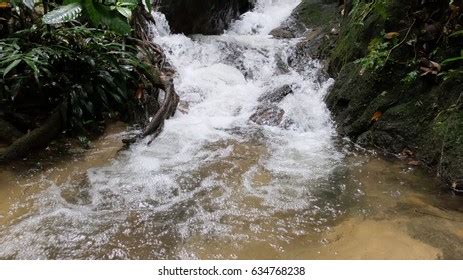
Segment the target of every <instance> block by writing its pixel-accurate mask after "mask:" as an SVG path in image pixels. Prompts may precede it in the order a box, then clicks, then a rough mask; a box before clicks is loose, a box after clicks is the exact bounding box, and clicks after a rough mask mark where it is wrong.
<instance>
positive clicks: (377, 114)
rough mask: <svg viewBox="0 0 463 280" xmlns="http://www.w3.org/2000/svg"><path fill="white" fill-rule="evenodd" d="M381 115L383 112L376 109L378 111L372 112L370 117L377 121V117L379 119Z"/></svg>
mask: <svg viewBox="0 0 463 280" xmlns="http://www.w3.org/2000/svg"><path fill="white" fill-rule="evenodd" d="M382 116H383V113H382V112H379V111H378V112H375V113H374V114H373V116H372V117H371V121H372V122H377V121H379V119H380V118H381V117H382Z"/></svg>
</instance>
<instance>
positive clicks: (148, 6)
mask: <svg viewBox="0 0 463 280" xmlns="http://www.w3.org/2000/svg"><path fill="white" fill-rule="evenodd" d="M141 2H142V3H143V6H144V7H145V10H146V11H147V12H148V13H151V10H152V9H153V1H152V0H141Z"/></svg>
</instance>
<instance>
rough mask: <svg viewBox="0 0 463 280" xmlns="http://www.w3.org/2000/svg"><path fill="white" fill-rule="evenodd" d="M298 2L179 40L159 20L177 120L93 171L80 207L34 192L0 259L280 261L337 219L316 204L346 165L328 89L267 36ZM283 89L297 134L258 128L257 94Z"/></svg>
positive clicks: (6, 235)
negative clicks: (268, 257)
mask: <svg viewBox="0 0 463 280" xmlns="http://www.w3.org/2000/svg"><path fill="white" fill-rule="evenodd" d="M299 2H300V1H299V0H259V1H258V4H257V8H256V9H255V10H254V11H252V12H249V13H247V14H245V15H243V17H242V19H241V20H238V21H237V22H235V23H234V24H233V26H232V27H231V28H230V30H228V31H226V32H225V33H224V34H223V35H221V36H194V37H193V38H188V37H186V36H183V35H171V34H170V32H169V30H168V25H166V23H165V22H164V21H163V17H162V16H160V15H157V16H158V17H157V20H158V24H157V27H156V28H155V30H154V32H156V34H158V35H159V36H160V37H158V38H157V42H158V43H160V44H161V45H162V46H163V47H164V49H165V51H166V54H167V57H168V59H169V61H170V63H171V64H172V65H173V66H174V67H175V68H176V70H177V71H178V73H177V75H176V78H175V85H176V90H177V92H178V94H179V95H180V97H181V100H182V102H181V105H180V107H181V110H179V112H177V114H176V116H175V117H174V118H173V119H171V120H169V121H167V122H166V126H165V130H164V131H163V133H162V134H161V136H160V137H159V138H158V139H156V140H155V141H154V142H153V143H152V144H151V145H150V146H148V145H147V144H146V142H143V143H138V144H136V145H134V146H133V147H131V149H130V150H129V151H125V152H123V153H122V154H121V155H120V156H119V157H118V158H117V159H116V160H115V161H114V162H113V163H112V164H111V165H109V166H107V167H104V168H98V169H94V170H89V171H88V173H87V177H88V180H87V182H86V183H85V184H84V186H82V185H81V186H79V188H82V193H84V194H85V198H84V199H81V200H79V201H80V202H78V203H74V204H73V203H69V202H67V201H66V200H65V199H64V198H63V197H62V195H61V193H62V190H63V189H69V188H76V187H77V186H75V185H72V184H69V185H66V186H54V185H52V186H50V187H49V188H47V190H46V191H44V192H42V193H40V194H38V195H37V197H35V198H34V204H35V206H36V207H35V208H36V209H37V211H36V212H35V213H31V214H29V215H26V216H25V217H24V218H23V219H22V220H21V221H20V222H19V223H17V224H15V225H12V226H11V227H9V228H8V229H2V231H1V236H0V245H1V246H0V257H14V258H76V257H77V258H79V257H81V258H195V257H201V256H205V254H207V251H208V250H212V251H213V249H211V248H209V249H208V243H209V242H212V241H213V242H215V243H214V244H216V246H218V247H220V246H229V244H231V243H233V244H235V245H233V246H235V247H236V248H235V249H236V250H239V248H242V247H244V246H247V244H250V243H252V242H265V243H268V244H270V245H271V247H272V248H273V249H274V250H276V251H278V250H282V248H283V247H284V244H288V243H289V242H290V241H291V240H292V239H294V238H296V237H297V236H303V235H305V234H308V233H309V232H310V231H312V230H316V227H317V226H319V225H322V224H323V223H324V221H326V217H325V216H327V215H328V216H332V215H336V213H337V212H336V211H337V210H336V207H335V205H332V204H330V203H329V202H328V203H322V205H323V206H320V204H318V203H317V201H319V198H318V197H317V188H319V187H321V184H320V183H319V180H321V179H322V178H326V177H328V176H329V175H330V173H331V172H332V170H333V169H334V168H335V167H336V166H337V165H338V163H339V161H340V159H341V154H340V153H338V152H337V151H336V149H335V148H334V144H333V134H334V132H333V128H332V124H331V121H330V117H329V113H328V111H327V109H326V107H325V105H324V103H323V97H324V95H325V94H326V92H327V89H328V88H329V86H330V85H331V81H330V80H327V81H324V82H322V83H320V82H319V80H320V79H319V77H320V65H319V64H318V62H316V61H307V63H306V67H305V69H304V71H299V72H296V71H295V70H294V69H291V68H290V67H289V66H287V65H286V67H288V69H289V72H287V73H283V72H284V71H282V70H281V69H279V67H278V66H277V62H278V61H280V60H281V61H286V60H287V58H288V56H289V55H291V52H292V51H293V49H294V47H295V45H296V44H297V42H298V39H292V40H277V39H273V38H272V37H271V36H268V35H267V34H268V33H269V32H270V31H271V30H272V29H273V28H275V27H278V26H279V25H280V24H281V23H282V22H283V21H284V20H285V19H286V18H288V17H289V15H290V14H291V11H292V10H293V9H294V8H295V7H296V6H297V4H298V3H299ZM283 85H290V86H291V87H292V89H293V91H294V94H293V95H289V96H287V97H286V98H285V99H284V100H283V102H281V104H280V105H279V106H280V107H281V108H282V109H284V110H285V112H286V114H285V117H284V118H285V120H288V122H287V123H291V125H289V127H288V126H287V128H283V127H267V126H259V125H256V124H253V123H252V122H250V121H249V117H250V116H251V115H252V114H253V113H254V112H255V108H256V106H257V105H258V101H257V99H258V98H259V96H261V95H262V94H264V93H266V92H269V91H272V90H274V89H277V88H279V87H281V86H283ZM289 120H290V121H291V122H289ZM323 217H324V218H323ZM225 244H228V245H225ZM207 257H210V258H215V257H217V258H222V257H236V256H235V255H233V254H230V253H225V252H224V253H214V254H212V253H211V254H210V255H207Z"/></svg>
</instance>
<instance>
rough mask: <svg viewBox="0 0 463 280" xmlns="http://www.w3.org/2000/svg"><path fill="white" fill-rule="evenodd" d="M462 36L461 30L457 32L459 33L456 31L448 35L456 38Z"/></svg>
mask: <svg viewBox="0 0 463 280" xmlns="http://www.w3.org/2000/svg"><path fill="white" fill-rule="evenodd" d="M462 35H463V30H459V31H456V32H453V33H452V34H450V35H449V37H457V36H462Z"/></svg>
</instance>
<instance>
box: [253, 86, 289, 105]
mask: <svg viewBox="0 0 463 280" xmlns="http://www.w3.org/2000/svg"><path fill="white" fill-rule="evenodd" d="M293 93H294V92H293V89H292V88H291V86H289V85H284V86H282V87H280V88H277V89H276V90H274V91H271V92H268V93H265V94H264V95H262V96H261V97H259V99H258V101H259V102H261V103H280V102H281V101H282V100H283V99H284V98H285V97H286V96H288V95H290V94H293Z"/></svg>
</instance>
